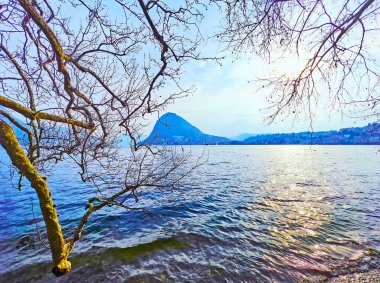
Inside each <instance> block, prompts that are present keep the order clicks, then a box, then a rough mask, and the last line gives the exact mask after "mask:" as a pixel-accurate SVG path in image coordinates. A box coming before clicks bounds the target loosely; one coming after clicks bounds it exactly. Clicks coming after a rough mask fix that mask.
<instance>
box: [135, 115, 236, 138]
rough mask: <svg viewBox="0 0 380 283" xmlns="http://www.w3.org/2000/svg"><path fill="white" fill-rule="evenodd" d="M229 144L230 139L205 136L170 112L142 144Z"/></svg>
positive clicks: (163, 116) (157, 123) (162, 117)
mask: <svg viewBox="0 0 380 283" xmlns="http://www.w3.org/2000/svg"><path fill="white" fill-rule="evenodd" d="M229 142H230V140H229V139H228V138H225V137H218V136H212V135H208V134H205V133H203V132H202V131H201V130H199V129H198V128H197V127H195V126H193V125H191V124H190V123H189V122H187V121H186V120H185V119H183V118H182V117H180V116H178V115H177V114H174V113H170V112H169V113H166V114H164V115H162V116H161V118H160V119H159V120H158V121H157V122H156V124H155V125H154V128H153V130H152V132H151V133H150V135H149V136H148V138H146V139H145V140H144V141H143V142H142V143H143V144H154V145H164V144H167V145H192V144H193V145H195V144H220V143H223V144H226V143H229Z"/></svg>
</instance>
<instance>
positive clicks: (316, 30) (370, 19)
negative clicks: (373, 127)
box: [213, 0, 380, 121]
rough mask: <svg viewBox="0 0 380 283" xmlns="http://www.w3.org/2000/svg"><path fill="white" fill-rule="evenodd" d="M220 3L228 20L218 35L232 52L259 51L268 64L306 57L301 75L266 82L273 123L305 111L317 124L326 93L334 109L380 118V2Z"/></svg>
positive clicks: (218, 0)
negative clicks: (283, 58) (319, 105)
mask: <svg viewBox="0 0 380 283" xmlns="http://www.w3.org/2000/svg"><path fill="white" fill-rule="evenodd" d="M213 2H214V3H216V4H218V6H219V8H220V9H221V11H222V12H224V14H225V21H224V22H223V23H224V29H223V32H221V33H220V34H219V35H218V37H219V38H221V39H222V40H223V41H225V42H226V43H227V45H228V47H229V48H231V49H232V50H233V51H235V52H238V53H240V52H247V51H252V52H253V53H255V54H257V55H259V56H261V57H263V58H265V59H267V60H269V61H271V59H272V57H278V55H279V54H280V56H281V55H282V54H284V53H286V54H287V56H289V54H291V55H292V56H294V57H300V58H303V57H304V59H305V64H304V66H303V67H302V68H301V69H300V70H299V71H298V72H297V73H296V74H292V75H290V74H279V75H268V76H266V77H265V78H263V80H261V81H262V82H264V84H263V87H266V88H268V87H269V88H272V90H273V91H272V94H271V95H270V96H269V99H268V100H269V103H270V105H271V107H272V111H273V112H272V115H271V116H270V117H268V118H269V121H273V119H274V118H276V117H278V116H280V115H281V114H283V115H288V114H291V115H296V116H297V115H298V114H299V113H300V112H301V110H302V109H304V110H306V113H307V114H309V115H310V118H312V115H313V113H311V112H313V111H312V109H313V108H315V106H316V105H317V103H318V101H319V100H318V99H319V97H320V96H321V95H323V96H326V97H328V98H329V105H330V107H331V109H335V110H338V111H343V112H346V109H345V108H347V111H348V113H349V115H354V116H357V117H369V116H370V117H375V118H377V119H378V117H379V114H380V109H379V105H380V96H379V78H380V76H379V75H380V72H379V64H378V59H379V58H378V47H379V43H378V42H379V36H378V33H379V24H378V20H379V13H380V11H379V9H380V3H379V2H378V1H374V0H339V1H333V2H331V1H323V0H265V1H260V0H243V1H235V0H215V1H213ZM273 55H275V56H273ZM352 111H353V112H352Z"/></svg>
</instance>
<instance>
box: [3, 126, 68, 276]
mask: <svg viewBox="0 0 380 283" xmlns="http://www.w3.org/2000/svg"><path fill="white" fill-rule="evenodd" d="M0 144H1V145H2V146H3V147H4V149H5V150H6V152H7V154H8V156H9V158H10V159H11V161H12V163H13V165H14V166H15V167H16V168H17V169H19V170H20V173H21V174H22V175H24V176H25V177H26V178H27V179H28V180H29V181H30V183H31V186H32V187H33V188H34V189H35V191H36V193H37V196H38V199H39V203H40V208H41V212H42V215H43V218H44V221H45V225H46V231H47V237H48V240H49V245H50V250H51V253H52V258H53V269H52V272H53V273H54V274H55V275H56V276H61V275H63V274H65V273H67V272H69V271H70V269H71V264H70V262H69V261H68V260H67V257H68V255H69V249H68V248H67V247H66V243H65V239H64V238H63V235H62V229H61V225H60V224H59V220H58V215H57V212H56V209H55V205H54V203H53V200H52V198H51V193H50V190H49V186H48V184H47V182H46V178H44V177H42V176H41V175H40V174H39V172H38V171H37V170H36V168H34V166H33V165H32V164H31V162H30V160H29V159H28V157H27V155H26V154H25V152H24V150H23V149H22V147H21V145H20V143H19V142H18V140H17V137H16V135H15V134H14V131H13V129H12V127H11V126H9V125H8V124H7V123H6V122H4V121H3V120H1V119H0Z"/></svg>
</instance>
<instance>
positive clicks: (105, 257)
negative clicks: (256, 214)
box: [70, 238, 185, 267]
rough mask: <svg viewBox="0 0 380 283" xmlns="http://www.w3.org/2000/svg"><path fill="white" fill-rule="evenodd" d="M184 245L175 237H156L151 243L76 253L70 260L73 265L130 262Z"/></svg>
mask: <svg viewBox="0 0 380 283" xmlns="http://www.w3.org/2000/svg"><path fill="white" fill-rule="evenodd" d="M184 246H185V245H184V243H182V242H180V241H179V240H177V239H175V238H169V239H158V240H156V241H154V242H151V243H146V244H141V245H137V246H134V247H128V248H109V249H106V250H104V251H102V252H99V253H97V254H78V255H75V256H73V257H72V258H71V259H70V261H71V262H72V265H73V266H74V267H79V266H82V265H88V264H90V265H102V264H103V263H112V262H115V261H119V262H130V261H133V260H135V259H136V258H139V257H142V256H145V255H149V254H152V253H154V252H157V251H159V250H166V249H181V248H183V247H184Z"/></svg>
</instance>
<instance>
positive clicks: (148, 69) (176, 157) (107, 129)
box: [0, 0, 204, 276]
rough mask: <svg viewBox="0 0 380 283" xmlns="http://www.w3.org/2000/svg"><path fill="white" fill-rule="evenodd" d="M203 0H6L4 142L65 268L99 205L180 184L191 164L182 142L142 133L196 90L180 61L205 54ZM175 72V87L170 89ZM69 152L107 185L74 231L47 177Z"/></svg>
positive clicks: (0, 123) (95, 181)
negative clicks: (156, 142) (187, 85)
mask: <svg viewBox="0 0 380 283" xmlns="http://www.w3.org/2000/svg"><path fill="white" fill-rule="evenodd" d="M203 8H204V7H203V5H200V4H197V1H194V3H193V2H192V1H182V2H181V4H176V5H172V6H168V5H166V4H164V3H161V2H159V1H143V0H136V1H122V0H113V1H108V0H107V1H101V0H99V1H93V2H91V3H88V2H87V1H82V0H69V1H66V2H56V3H54V4H53V2H51V1H46V0H18V1H16V0H11V1H8V2H7V3H5V4H1V5H0V29H1V38H0V57H1V61H0V88H1V92H2V93H1V95H0V144H1V145H2V146H3V148H4V149H5V150H6V152H7V154H8V156H9V158H10V160H11V161H12V164H13V166H14V167H15V168H16V169H17V170H18V172H19V189H21V184H22V179H23V178H26V179H27V180H28V181H29V182H30V185H31V187H33V188H34V189H35V191H36V193H37V195H38V199H39V204H40V208H41V212H42V215H43V218H44V221H45V224H46V230H47V238H48V241H49V245H50V249H51V253H52V261H53V269H52V272H53V273H54V274H55V275H56V276H60V275H63V274H65V273H67V272H69V271H70V269H71V264H70V262H69V261H68V257H69V255H70V252H71V250H72V249H73V247H74V245H75V243H76V242H77V241H78V239H79V238H80V237H81V233H82V231H83V229H84V226H85V224H86V223H87V221H88V219H89V217H90V215H91V214H92V213H94V212H95V211H97V210H99V209H101V208H103V207H105V206H119V207H123V208H126V209H138V207H136V206H133V205H131V204H130V203H131V201H137V200H138V194H139V190H143V189H147V188H158V189H163V188H168V187H173V186H175V185H176V184H177V183H178V181H179V180H180V179H181V178H183V176H185V175H186V174H188V173H189V171H191V170H192V168H193V167H190V168H184V167H183V166H182V165H183V164H184V160H186V156H184V154H182V152H181V153H180V154H177V153H176V152H174V151H171V150H166V149H157V148H149V147H146V146H143V145H140V144H139V139H140V134H141V129H142V128H143V127H144V123H145V121H144V115H146V114H148V113H154V112H157V113H158V112H159V111H160V110H161V109H162V108H163V107H164V106H165V105H167V104H168V103H169V102H171V101H173V100H174V99H176V98H178V97H180V96H183V95H186V93H187V92H188V91H189V89H182V88H181V87H180V86H179V84H178V81H179V77H180V75H181V66H182V65H183V64H184V63H186V61H187V60H188V59H192V60H193V59H199V54H198V51H197V50H198V48H197V47H198V45H199V42H200V39H201V37H200V33H199V30H198V25H197V23H198V22H199V21H200V20H201V19H202V15H201V13H200V10H199V9H203ZM71 15H77V16H75V17H71ZM185 31H186V32H187V33H188V34H190V35H191V36H189V37H184V36H183V33H184V32H185ZM165 84H168V85H169V87H170V89H171V90H172V92H171V94H169V95H167V96H163V97H161V93H160V92H159V90H161V89H163V88H164V87H165ZM173 90H174V91H173ZM13 128H18V130H19V131H21V132H23V135H21V136H20V135H17V136H16V135H15V133H14V130H13ZM121 134H123V135H127V136H128V137H129V139H130V141H131V150H130V151H129V152H128V154H127V155H122V152H121V151H119V150H118V140H119V137H120V135H121ZM62 160H71V161H73V162H74V163H75V164H76V165H77V166H78V168H80V176H81V178H82V180H83V181H84V182H89V183H91V184H92V185H93V187H94V189H96V190H97V192H98V193H97V194H96V195H95V196H94V197H93V198H91V199H89V200H88V201H87V204H86V212H85V214H84V215H83V218H82V219H81V221H80V223H78V226H77V228H76V230H75V231H73V233H72V236H71V237H69V238H67V239H66V238H65V237H64V233H63V232H62V229H61V226H60V223H59V218H58V215H57V211H56V206H55V204H54V203H53V199H52V195H51V193H50V190H49V186H48V181H47V178H46V177H44V174H45V173H46V172H47V171H48V170H51V169H53V168H54V164H55V163H57V162H59V161H62ZM195 163H196V162H195ZM195 166H196V164H195ZM115 188H116V189H115ZM66 234H67V232H66Z"/></svg>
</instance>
